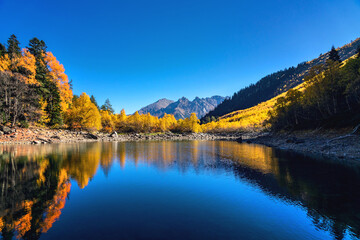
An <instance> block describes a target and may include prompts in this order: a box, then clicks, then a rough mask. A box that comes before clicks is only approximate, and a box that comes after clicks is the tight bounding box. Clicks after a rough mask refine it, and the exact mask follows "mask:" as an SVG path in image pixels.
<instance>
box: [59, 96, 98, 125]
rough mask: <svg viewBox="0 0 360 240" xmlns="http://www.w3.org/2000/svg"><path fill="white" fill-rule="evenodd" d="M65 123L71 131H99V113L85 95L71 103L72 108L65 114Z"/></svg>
mask: <svg viewBox="0 0 360 240" xmlns="http://www.w3.org/2000/svg"><path fill="white" fill-rule="evenodd" d="M65 121H66V123H67V124H68V125H69V127H70V128H73V129H88V130H100V129H101V115H100V112H99V110H98V109H97V107H96V106H95V105H94V104H93V103H92V102H91V101H90V97H89V96H88V95H87V94H86V93H82V94H81V95H80V97H79V98H77V99H75V100H74V101H73V103H72V107H71V108H70V109H68V111H67V112H66V116H65Z"/></svg>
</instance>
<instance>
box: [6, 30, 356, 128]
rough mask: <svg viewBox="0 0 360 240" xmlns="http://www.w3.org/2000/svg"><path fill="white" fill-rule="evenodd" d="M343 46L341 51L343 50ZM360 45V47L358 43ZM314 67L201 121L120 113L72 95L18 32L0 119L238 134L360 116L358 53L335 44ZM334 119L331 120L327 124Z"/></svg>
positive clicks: (10, 47) (10, 49)
mask: <svg viewBox="0 0 360 240" xmlns="http://www.w3.org/2000/svg"><path fill="white" fill-rule="evenodd" d="M342 49H344V48H342ZM359 49H360V48H359ZM326 56H327V59H326V60H325V62H324V63H319V64H317V65H314V66H313V67H312V68H311V69H310V70H309V71H308V72H307V73H306V75H305V77H303V83H301V84H299V85H297V86H296V87H294V88H291V89H290V90H288V91H287V92H283V93H281V94H279V95H277V96H275V97H273V98H271V99H270V100H267V101H264V102H261V103H259V104H257V105H256V106H252V107H249V108H246V109H243V110H238V111H234V112H231V113H228V114H225V115H223V116H221V117H219V118H214V117H212V118H211V120H212V121H205V122H202V124H200V121H199V119H198V118H197V116H196V114H195V113H192V114H191V116H190V117H188V118H185V119H179V120H177V119H176V118H175V117H174V115H172V114H166V113H165V114H164V115H163V116H162V117H158V116H152V115H151V114H150V113H147V114H139V113H138V112H135V113H134V114H132V115H127V114H126V113H125V110H124V109H123V110H121V112H120V113H115V112H114V110H113V108H112V105H111V103H110V101H109V100H106V102H105V104H104V105H102V106H101V107H99V105H98V104H97V102H96V100H95V97H94V96H91V97H90V96H88V95H87V94H86V93H82V94H81V95H80V96H77V95H74V94H73V92H72V86H71V82H70V81H69V79H68V76H67V75H66V74H65V68H64V66H63V65H62V64H61V63H60V62H59V61H58V59H57V58H56V57H55V56H54V55H53V54H52V53H51V52H50V51H48V50H47V46H46V44H45V42H44V41H42V40H39V39H37V38H33V39H31V40H30V42H29V45H28V46H27V47H26V48H23V49H21V48H20V43H19V41H18V40H17V38H16V36H15V35H12V36H10V38H9V39H8V42H7V48H5V46H4V45H2V44H0V124H2V125H11V126H21V127H25V128H26V127H28V126H29V124H32V125H35V126H41V127H44V126H46V127H51V128H68V129H72V130H87V131H102V132H107V133H111V132H113V131H117V132H123V133H128V132H142V133H155V132H168V131H171V132H210V133H211V132H239V131H260V130H264V129H268V128H272V129H301V128H314V127H319V126H323V125H324V124H328V125H329V126H330V127H337V126H338V125H337V123H338V122H339V119H340V120H342V119H343V118H344V119H346V121H341V122H343V123H344V125H347V124H348V125H353V124H355V123H357V122H359V121H360V115H359V113H358V112H359V109H360V80H359V79H360V58H359V50H358V51H357V53H356V54H355V55H352V56H351V57H350V58H349V59H347V60H345V61H342V60H341V58H340V56H339V53H338V51H337V50H336V49H335V48H332V50H331V51H330V52H329V53H328V54H327V55H326ZM329 123H331V124H329Z"/></svg>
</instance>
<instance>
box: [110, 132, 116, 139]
mask: <svg viewBox="0 0 360 240" xmlns="http://www.w3.org/2000/svg"><path fill="white" fill-rule="evenodd" d="M109 137H112V138H117V137H118V134H117V132H116V131H114V132H113V133H111V134H110V136H109Z"/></svg>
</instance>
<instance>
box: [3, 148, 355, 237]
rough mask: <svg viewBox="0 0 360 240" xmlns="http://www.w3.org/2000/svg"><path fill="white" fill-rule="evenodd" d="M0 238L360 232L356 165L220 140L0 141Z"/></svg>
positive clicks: (337, 234)
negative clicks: (2, 143)
mask: <svg viewBox="0 0 360 240" xmlns="http://www.w3.org/2000/svg"><path fill="white" fill-rule="evenodd" d="M0 170H1V171H0V190H1V198H0V232H1V237H0V238H2V239H286V240H289V239H359V236H360V166H358V165H354V164H351V165H350V164H344V163H342V164H339V163H333V162H330V161H323V160H316V159H310V158H308V157H303V156H299V155H295V154H289V153H284V152H281V151H277V150H274V149H272V148H268V147H264V146H259V145H252V144H245V143H244V144H239V143H235V142H227V141H181V142H170V141H166V142H126V143H79V144H59V145H42V146H0Z"/></svg>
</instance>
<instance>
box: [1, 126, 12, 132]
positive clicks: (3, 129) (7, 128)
mask: <svg viewBox="0 0 360 240" xmlns="http://www.w3.org/2000/svg"><path fill="white" fill-rule="evenodd" d="M0 130H1V131H2V132H4V133H5V134H9V133H11V128H9V127H7V126H0Z"/></svg>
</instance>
